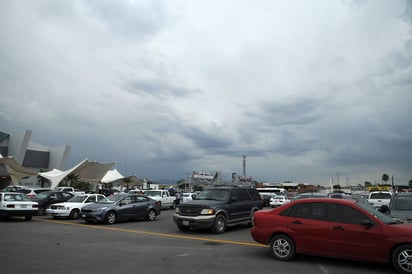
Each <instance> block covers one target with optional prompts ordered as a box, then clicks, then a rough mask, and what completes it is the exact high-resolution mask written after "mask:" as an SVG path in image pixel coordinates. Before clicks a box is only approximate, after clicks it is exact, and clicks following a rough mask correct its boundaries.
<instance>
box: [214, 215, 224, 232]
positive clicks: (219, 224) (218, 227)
mask: <svg viewBox="0 0 412 274" xmlns="http://www.w3.org/2000/svg"><path fill="white" fill-rule="evenodd" d="M225 230H226V217H225V216H224V215H223V214H219V215H217V216H216V219H215V223H214V224H213V227H212V231H213V233H216V234H221V233H223V232H225Z"/></svg>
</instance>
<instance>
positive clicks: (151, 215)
mask: <svg viewBox="0 0 412 274" xmlns="http://www.w3.org/2000/svg"><path fill="white" fill-rule="evenodd" d="M156 217H157V215H156V211H154V209H149V211H148V212H147V216H146V220H148V221H154V220H156Z"/></svg>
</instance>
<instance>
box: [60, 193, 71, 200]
mask: <svg viewBox="0 0 412 274" xmlns="http://www.w3.org/2000/svg"><path fill="white" fill-rule="evenodd" d="M61 194H62V195H63V197H64V198H65V199H67V198H70V197H72V196H73V195H71V194H70V193H67V192H62V193H61Z"/></svg>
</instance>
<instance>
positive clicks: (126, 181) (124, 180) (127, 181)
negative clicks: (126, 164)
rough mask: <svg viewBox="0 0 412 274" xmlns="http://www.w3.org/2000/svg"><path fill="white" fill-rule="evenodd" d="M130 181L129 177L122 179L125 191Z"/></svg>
mask: <svg viewBox="0 0 412 274" xmlns="http://www.w3.org/2000/svg"><path fill="white" fill-rule="evenodd" d="M131 181H132V180H131V179H130V177H124V178H123V183H126V189H129V183H130V182H131Z"/></svg>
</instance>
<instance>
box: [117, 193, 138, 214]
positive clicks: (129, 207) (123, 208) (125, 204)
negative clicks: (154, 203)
mask: <svg viewBox="0 0 412 274" xmlns="http://www.w3.org/2000/svg"><path fill="white" fill-rule="evenodd" d="M135 201H136V200H135V199H134V196H126V197H124V198H123V199H121V200H120V201H119V202H118V209H117V211H118V217H119V218H120V219H132V218H134V216H135V215H136V209H135V208H134V204H135Z"/></svg>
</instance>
